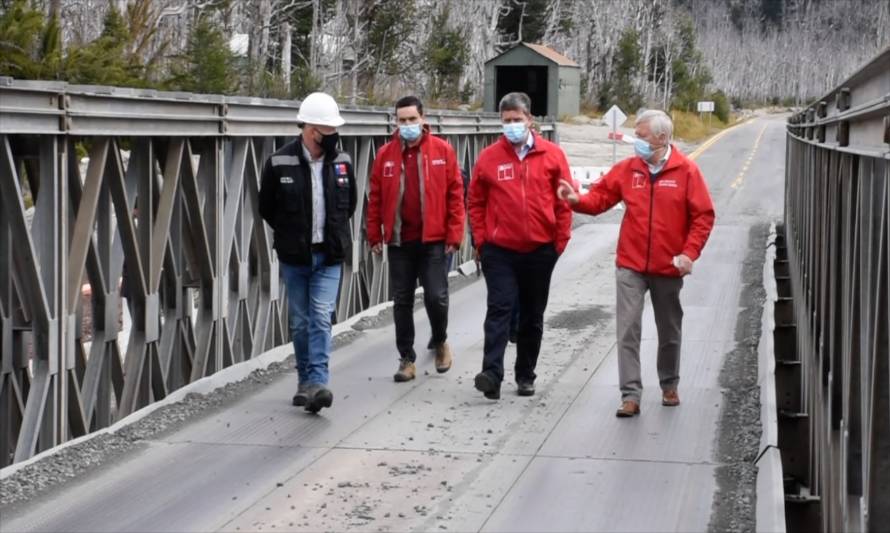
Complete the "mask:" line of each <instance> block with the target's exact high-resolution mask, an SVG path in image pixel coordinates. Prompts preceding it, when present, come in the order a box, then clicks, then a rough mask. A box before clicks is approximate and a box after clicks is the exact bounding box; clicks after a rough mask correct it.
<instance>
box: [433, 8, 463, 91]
mask: <svg viewBox="0 0 890 533" xmlns="http://www.w3.org/2000/svg"><path fill="white" fill-rule="evenodd" d="M448 15H449V6H447V5H446V6H445V8H444V9H443V10H442V11H441V12H440V13H439V14H438V15H437V16H436V18H435V19H434V20H433V29H432V33H430V36H429V39H428V40H427V45H426V54H425V55H426V62H425V64H426V65H427V70H428V74H429V77H430V95H431V96H432V98H433V99H434V100H439V99H444V100H455V99H457V98H458V97H459V92H460V77H461V75H462V74H463V71H464V65H465V64H466V63H467V56H468V54H469V51H468V49H467V42H466V39H464V36H463V33H462V32H461V31H459V30H457V29H454V28H452V27H451V26H450V25H449V23H448Z"/></svg>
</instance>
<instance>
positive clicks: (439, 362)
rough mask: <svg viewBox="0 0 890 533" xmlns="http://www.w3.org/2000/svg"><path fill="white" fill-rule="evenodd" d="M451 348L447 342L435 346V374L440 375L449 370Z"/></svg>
mask: <svg viewBox="0 0 890 533" xmlns="http://www.w3.org/2000/svg"><path fill="white" fill-rule="evenodd" d="M451 360H452V357H451V346H448V343H447V342H443V343H442V344H440V345H438V346H436V372H438V373H440V374H442V373H445V372H448V370H449V369H450V368H451Z"/></svg>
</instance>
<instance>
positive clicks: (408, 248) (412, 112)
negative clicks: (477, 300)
mask: <svg viewBox="0 0 890 533" xmlns="http://www.w3.org/2000/svg"><path fill="white" fill-rule="evenodd" d="M396 118H397V120H398V125H399V127H398V130H397V131H396V132H394V133H393V136H392V140H390V141H389V142H388V143H386V144H385V145H383V147H382V148H380V151H379V152H377V158H376V159H375V160H374V166H373V168H372V170H371V183H370V192H369V194H368V219H367V223H368V224H367V225H368V242H369V243H370V245H371V249H372V250H373V251H374V253H377V254H380V253H382V252H383V245H384V244H387V245H388V246H389V248H388V251H389V284H390V289H391V290H392V298H393V318H394V321H395V326H396V348H397V349H398V351H399V369H398V371H397V372H396V373H395V375H394V376H393V379H395V381H397V382H404V381H410V380H412V379H414V377H415V375H416V367H415V361H416V360H417V354H416V353H415V351H414V290H415V288H416V287H417V280H418V278H419V279H420V284H421V285H422V286H423V303H424V306H425V307H426V313H427V317H428V318H429V321H430V327H431V329H432V339H431V342H430V344H431V345H432V347H433V348H434V349H435V350H436V363H435V364H436V371H438V372H440V373H442V372H447V371H448V369H450V368H451V363H452V353H451V348H450V347H449V346H448V343H447V342H446V339H447V338H448V334H447V328H448V257H449V255H450V254H452V253H454V252H455V251H456V250H457V249H458V248H459V247H460V243H461V240H463V233H464V218H465V212H464V184H463V179H462V177H461V173H460V168H459V167H458V164H457V156H456V155H455V153H454V149H453V148H452V147H451V145H450V144H448V143H447V142H446V141H444V140H442V139H440V138H438V137H435V136H433V135H432V134H431V133H430V131H429V126H428V125H427V124H426V122H425V120H424V115H423V103H422V102H421V101H420V99H419V98H417V97H415V96H406V97H404V98H401V99H400V100H399V101H398V102H396Z"/></svg>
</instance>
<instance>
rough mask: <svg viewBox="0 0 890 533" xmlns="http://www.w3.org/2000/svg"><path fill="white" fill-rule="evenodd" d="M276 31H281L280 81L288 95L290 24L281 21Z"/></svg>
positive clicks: (291, 44) (291, 40)
mask: <svg viewBox="0 0 890 533" xmlns="http://www.w3.org/2000/svg"><path fill="white" fill-rule="evenodd" d="M278 31H279V32H281V81H283V82H284V89H285V90H286V91H287V94H288V95H290V77H291V49H292V48H293V36H292V35H291V30H290V24H289V23H287V22H282V23H281V26H280V27H279V30H278Z"/></svg>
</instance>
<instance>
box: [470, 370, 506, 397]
mask: <svg viewBox="0 0 890 533" xmlns="http://www.w3.org/2000/svg"><path fill="white" fill-rule="evenodd" d="M475 384H476V390H477V391H479V392H482V393H483V394H485V397H486V398H488V399H489V400H500V399H501V384H500V383H498V382H497V381H495V380H494V378H492V377H491V376H489V375H488V374H486V373H485V372H479V373H478V374H476V379H475Z"/></svg>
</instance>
